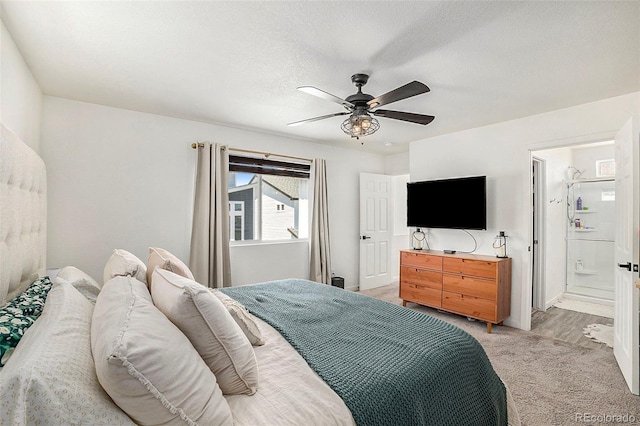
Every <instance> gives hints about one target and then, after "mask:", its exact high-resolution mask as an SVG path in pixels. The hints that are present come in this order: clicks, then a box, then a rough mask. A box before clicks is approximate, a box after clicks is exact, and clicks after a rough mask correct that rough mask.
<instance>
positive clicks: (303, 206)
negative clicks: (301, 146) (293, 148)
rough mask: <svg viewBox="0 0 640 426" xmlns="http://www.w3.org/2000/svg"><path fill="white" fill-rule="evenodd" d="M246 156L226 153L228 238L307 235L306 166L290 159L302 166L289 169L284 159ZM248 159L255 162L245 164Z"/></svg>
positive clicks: (307, 180)
mask: <svg viewBox="0 0 640 426" xmlns="http://www.w3.org/2000/svg"><path fill="white" fill-rule="evenodd" d="M239 158H240V159H242V160H238V159H239ZM247 158H248V157H236V156H230V161H229V229H230V239H231V241H246V240H254V241H256V240H259V241H282V240H295V239H300V238H308V235H309V223H308V218H309V200H308V182H309V177H308V175H309V173H308V170H309V166H308V165H298V164H295V163H293V166H294V168H300V167H303V168H304V170H303V171H299V170H293V171H291V170H286V168H287V167H288V166H287V165H288V163H283V162H276V161H269V160H261V159H251V158H249V160H246V159H247ZM250 160H254V161H258V162H259V164H247V163H248V162H249V161H250ZM272 163H277V164H276V165H274V164H272ZM282 165H285V166H282ZM276 166H277V167H276ZM234 169H235V171H234ZM238 169H240V170H238ZM253 170H256V171H260V172H262V173H252V171H253ZM271 173H277V174H271ZM288 175H294V176H288Z"/></svg>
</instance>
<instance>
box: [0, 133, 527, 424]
mask: <svg viewBox="0 0 640 426" xmlns="http://www.w3.org/2000/svg"><path fill="white" fill-rule="evenodd" d="M0 147H1V149H0V166H1V170H0V183H1V185H2V186H1V187H0V208H1V210H0V211H1V216H0V219H1V220H2V221H1V222H0V231H1V233H0V237H2V246H0V265H1V267H2V269H1V271H0V306H2V305H5V304H6V303H9V302H11V301H13V300H15V299H16V297H19V296H20V295H21V294H24V293H25V291H27V292H28V291H30V289H32V288H33V287H32V286H33V284H32V283H33V282H34V280H37V279H38V278H39V277H43V276H44V273H45V259H46V254H45V250H46V178H45V176H46V172H45V169H44V163H43V162H42V160H41V159H40V158H39V157H38V156H37V155H36V154H35V153H34V152H33V151H32V150H30V149H29V148H28V147H26V145H24V144H23V143H22V142H21V141H20V140H19V139H18V138H17V137H16V136H15V135H13V134H12V133H11V132H10V131H9V130H7V129H6V128H4V126H3V127H2V135H1V145H0ZM115 253H116V251H114V256H115ZM112 258H113V256H112ZM124 258H126V256H124V257H123V256H120V257H117V258H116V260H117V261H118V262H120V263H117V262H116V263H113V262H112V259H109V261H107V265H106V266H105V277H106V278H107V279H105V278H103V279H102V282H100V283H98V282H97V281H95V280H94V279H93V278H92V277H88V276H87V275H86V274H84V273H83V272H82V271H80V270H78V269H76V268H73V267H68V268H63V271H64V272H62V275H61V276H58V277H57V279H55V280H53V281H54V282H53V283H51V284H50V285H49V287H50V290H48V295H47V296H46V300H45V301H44V302H43V307H42V309H41V312H40V313H39V316H38V317H37V319H35V320H34V321H33V324H32V325H30V326H29V327H28V329H27V330H26V332H24V335H23V336H22V337H21V339H20V340H19V343H18V344H17V346H15V349H14V350H13V351H12V353H11V356H10V357H9V358H8V359H6V360H4V362H2V364H3V365H4V366H3V367H2V368H0V410H2V413H3V415H2V416H1V417H0V423H2V424H37V423H44V424H136V423H138V424H184V423H186V424H206V425H208V424H231V423H233V424H236V425H260V424H262V425H272V424H278V425H282V424H284V425H286V424H288V425H300V424H305V425H353V424H366V425H369V424H371V425H374V424H380V425H386V424H429V425H434V424H443V425H446V424H457V425H462V424H469V425H478V424H496V425H503V424H510V425H518V424H520V422H519V419H518V415H517V412H516V410H515V406H514V403H513V400H512V398H511V396H510V394H509V392H508V390H507V389H506V387H505V386H504V384H503V383H502V381H501V380H500V379H499V377H498V376H497V374H496V373H495V371H494V370H493V368H492V367H491V363H490V362H489V360H488V358H487V356H486V354H485V353H484V351H483V349H482V347H481V346H480V345H479V343H478V342H477V341H476V340H475V339H473V338H472V337H471V336H469V335H468V334H467V333H465V332H463V331H462V330H460V329H458V328H456V327H454V326H452V325H449V324H447V323H445V322H442V321H440V320H437V319H435V318H432V317H429V316H427V315H424V314H422V313H419V312H416V311H412V310H410V309H407V308H403V307H400V306H395V305H391V304H389V303H386V302H382V301H379V300H376V299H373V298H369V297H367V296H362V295H359V294H355V293H351V292H348V291H344V290H342V289H338V288H333V287H330V286H324V285H320V284H317V283H312V282H309V281H305V280H281V281H275V282H269V283H262V284H256V285H251V286H243V287H238V288H229V289H222V290H221V291H218V292H214V291H210V290H206V291H205V290H202V289H200V288H198V285H197V283H193V282H191V280H190V278H189V277H188V274H187V273H182V275H180V270H179V269H180V268H176V262H177V260H175V261H174V263H173V267H168V268H165V269H164V270H163V268H161V267H154V268H147V267H146V266H148V265H144V266H145V268H144V270H143V265H141V264H140V263H139V262H140V261H139V260H138V259H135V260H131V261H130V262H129V259H125V260H124V261H123V260H122V259H124ZM110 262H112V263H111V264H110ZM142 263H144V262H142ZM165 265H169V263H166V264H165ZM178 266H180V265H178ZM182 266H184V265H182ZM107 270H124V271H125V273H115V274H111V275H108V276H107V274H106V271H107ZM167 270H169V271H168V272H167ZM147 273H148V275H147ZM152 280H153V281H152ZM163 280H164V281H163ZM47 281H48V280H46V279H40V280H39V283H40V285H47ZM146 281H149V283H151V282H153V285H150V286H147V284H146ZM165 281H166V283H165ZM156 282H159V283H161V284H156ZM176 283H177V284H176ZM172 285H173V286H174V287H175V286H178V287H176V288H179V289H180V291H181V292H182V293H185V294H186V293H187V290H185V289H187V288H188V289H190V290H189V292H191V293H189V294H190V296H189V297H190V299H189V300H190V301H191V302H193V304H194V306H196V307H198V309H200V308H199V306H200V305H199V303H201V302H200V301H207V303H208V302H209V301H210V298H211V297H213V300H221V301H224V300H226V299H229V300H230V302H229V305H225V306H226V307H229V306H233V307H235V308H238V306H241V307H242V308H241V311H242V312H244V309H245V308H246V310H247V315H250V317H251V320H252V321H253V324H254V326H257V328H258V330H259V333H260V340H261V341H260V342H259V343H256V342H254V341H252V340H251V338H250V337H249V335H247V336H246V337H241V338H238V337H237V335H235V334H234V335H232V336H231V337H229V342H233V341H236V342H239V340H238V339H240V340H242V345H241V346H242V348H244V349H243V350H245V352H244V353H245V354H246V351H250V356H249V357H248V358H247V357H245V358H242V355H238V358H235V359H234V357H235V355H234V354H233V353H231V354H227V355H229V359H231V361H232V362H233V363H234V364H233V365H234V368H236V369H237V370H238V371H240V370H241V369H242V368H245V367H246V369H247V371H248V370H251V369H253V370H252V371H254V372H255V371H258V372H259V374H258V375H255V374H254V375H253V376H251V375H246V376H241V377H240V379H241V380H240V382H238V380H236V382H233V378H232V380H231V381H230V382H227V381H226V380H227V379H226V378H225V376H224V375H225V374H227V373H228V371H227V372H220V373H219V374H218V372H216V373H215V374H214V373H213V372H212V371H213V370H211V369H210V368H207V367H208V366H209V367H210V364H209V360H208V358H207V357H206V356H205V355H204V354H203V352H198V351H200V347H199V346H198V344H197V340H194V339H201V338H202V336H201V335H198V336H200V337H198V336H196V337H194V336H192V335H191V334H189V331H188V329H186V330H185V329H184V328H181V327H182V323H180V321H181V319H180V318H176V319H175V321H174V322H175V324H176V325H177V326H174V325H173V324H172V323H171V321H170V320H174V317H173V315H174V314H175V312H174V311H173V310H172V306H173V305H172V304H174V302H175V299H177V298H178V296H175V297H173V296H171V297H170V295H171V294H172V293H171V292H170V291H174V290H175V288H174V287H172ZM163 286H165V287H166V288H167V289H168V290H167V291H166V292H165V290H163V288H164V287H163ZM180 286H183V287H180ZM200 287H201V286H200ZM149 288H150V290H149ZM182 293H180V294H182ZM176 294H178V293H176ZM212 294H214V295H215V296H212ZM163 297H164V299H163ZM225 298H226V299H225ZM211 303H213V302H211ZM217 303H219V302H215V303H214V304H217ZM220 303H221V302H220ZM165 305H166V306H165ZM207 306H208V305H207ZM215 306H218V305H215ZM220 306H222V305H220ZM138 308H139V310H135V309H138ZM163 309H164V310H163ZM229 309H231V308H229ZM199 312H200V311H199ZM229 312H231V310H229ZM249 313H250V314H249ZM120 314H121V315H122V317H121V318H122V321H117V320H116V319H115V318H118V315H120ZM218 314H219V315H229V313H228V312H227V311H226V310H224V311H223V312H222V311H221V312H217V313H215V315H218ZM1 315H2V313H1V312H0V320H1ZM203 315H204V314H203ZM229 317H230V316H229ZM225 318H226V317H225ZM138 319H139V320H140V321H141V322H140V324H143V325H141V326H140V330H139V334H137V335H136V336H137V337H136V339H132V340H131V341H128V342H127V344H126V345H125V344H124V343H122V339H123V338H122V336H123V333H125V332H126V333H134V331H135V327H136V324H138V323H136V321H138ZM143 319H144V321H149V322H148V323H146V322H145V323H142V321H143ZM236 321H237V319H236ZM238 324H239V325H241V324H240V322H238ZM208 326H209V327H211V330H212V332H213V333H214V334H215V333H217V332H219V333H220V335H223V334H224V333H226V332H227V331H229V333H231V331H234V332H237V330H236V328H237V329H240V327H237V325H235V323H233V324H232V326H233V327H236V328H234V329H233V330H231V328H229V330H223V331H224V333H223V332H221V331H220V330H217V331H216V330H215V329H214V328H215V326H212V325H211V324H208ZM230 327H231V326H230ZM201 328H205V327H201ZM160 330H162V331H160ZM197 332H198V333H200V332H201V330H200V329H198V330H197ZM244 332H245V334H246V331H244ZM132 335H133V334H132ZM104 336H106V337H104ZM242 336H244V335H242ZM223 337H224V336H223ZM147 338H148V339H150V340H149V342H150V343H148V345H147V346H144V347H142V349H140V347H139V346H135V344H136V343H138V342H139V340H142V339H147ZM247 338H248V340H247ZM233 339H236V340H233ZM115 340H117V341H118V342H120V343H119V346H117V350H116V351H115V352H114V350H113V347H111V346H110V345H111V344H112V343H113V341H115ZM262 342H263V344H260V343H262ZM252 343H253V344H252ZM192 344H193V345H192ZM154 345H160V346H154ZM163 345H164V346H163ZM247 346H248V347H249V348H250V350H249V349H247ZM158 348H162V350H159V349H158ZM225 348H227V347H225ZM187 349H188V354H187V355H185V353H186V352H185V351H187ZM109 350H111V352H109ZM142 350H145V351H146V352H140V351H142ZM203 350H205V351H206V350H207V349H203ZM209 350H210V348H209ZM226 350H227V349H225V351H226ZM105 351H106V352H105ZM127 351H129V352H127ZM105 354H107V355H105ZM194 354H195V355H194ZM209 355H211V354H209ZM209 355H207V356H209ZM137 356H139V358H136V357H137ZM213 356H214V357H216V356H218V354H214V355H213ZM189 357H194V358H189ZM203 360H204V361H203ZM236 364H237V365H236ZM238 365H240V367H238ZM203 366H204V367H203ZM211 368H212V367H211ZM116 369H117V371H116ZM234 371H235V370H234ZM236 379H237V377H236ZM238 384H239V386H240V388H241V390H240V391H233V389H232V388H230V387H228V386H231V387H233V386H236V385H238ZM202 389H204V391H203V390H202ZM229 389H231V390H229ZM223 390H224V392H223ZM200 400H202V401H203V402H202V406H197V404H198V403H199V402H198V401H200ZM214 400H215V401H217V402H215V404H214V403H212V402H211V401H214ZM176 401H178V402H176ZM154 404H155V405H154ZM141 407H146V408H145V409H146V410H147V412H145V413H142V414H139V413H138V412H137V411H136V410H140V409H142V408H141ZM202 407H204V408H202ZM190 410H191V411H190ZM191 412H197V414H196V415H192V414H190V413H191ZM145 416H146V417H145ZM154 416H155V417H154Z"/></svg>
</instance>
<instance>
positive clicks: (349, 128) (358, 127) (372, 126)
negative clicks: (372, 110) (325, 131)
mask: <svg viewBox="0 0 640 426" xmlns="http://www.w3.org/2000/svg"><path fill="white" fill-rule="evenodd" d="M340 128H341V129H342V131H343V132H345V133H346V134H347V135H349V136H351V137H352V138H358V137H360V136H368V135H372V134H374V133H375V132H377V131H378V129H379V128H380V123H378V120H376V119H375V118H373V117H371V116H370V115H369V114H359V115H357V114H353V115H352V116H350V117H349V118H347V119H346V120H344V121H343V122H342V125H341V126H340Z"/></svg>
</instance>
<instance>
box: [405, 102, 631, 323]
mask: <svg viewBox="0 0 640 426" xmlns="http://www.w3.org/2000/svg"><path fill="white" fill-rule="evenodd" d="M639 100H640V92H636V93H631V94H628V95H624V96H618V97H614V98H610V99H605V100H601V101H598V102H592V103H589V104H584V105H579V106H575V107H572V108H566V109H562V110H558V111H553V112H549V113H545V114H539V115H535V116H530V117H525V118H521V119H517V120H512V121H507V122H503V123H498V124H494V125H490V126H485V127H479V128H475V129H470V130H466V131H462V132H457V133H452V134H448V135H442V136H437V137H433V138H429V139H424V140H421V141H416V142H412V143H411V144H410V152H409V153H410V155H409V160H410V171H411V180H412V181H414V180H424V179H433V178H447V177H457V176H470V175H486V176H487V193H488V194H487V197H488V198H487V215H488V217H487V221H488V223H487V226H488V230H487V231H472V233H473V234H474V235H475V236H476V238H477V239H478V243H479V249H478V253H484V254H493V250H492V248H491V243H492V241H493V238H494V236H495V235H496V233H497V232H498V231H499V230H504V231H506V234H507V235H508V236H509V239H508V255H509V256H510V257H512V258H513V268H512V276H513V280H512V292H511V294H512V297H511V317H510V318H509V319H508V320H507V321H506V323H507V324H508V325H511V326H514V327H520V328H525V329H526V328H528V327H529V326H530V316H529V307H528V306H526V304H527V303H530V299H531V294H530V293H531V283H530V282H529V280H530V277H529V275H528V273H529V271H528V268H529V252H528V251H527V247H528V245H529V239H530V235H529V231H530V205H531V202H530V200H529V186H530V182H529V176H530V170H529V169H530V152H529V151H530V150H531V149H544V148H549V147H551V146H558V144H569V143H579V142H582V143H584V142H593V141H601V140H606V139H611V138H612V136H614V135H615V133H616V132H617V130H618V129H619V128H620V127H621V126H622V125H623V124H624V122H625V121H626V120H627V119H628V118H629V117H631V116H633V115H638V113H639V112H640V102H639ZM469 240H470V238H469V236H468V235H466V234H464V233H463V232H460V231H452V230H437V231H434V230H432V231H430V233H429V242H430V243H431V247H432V248H434V249H443V248H453V249H460V250H465V249H468V247H469V246H470V245H471V247H473V245H472V242H470V241H469Z"/></svg>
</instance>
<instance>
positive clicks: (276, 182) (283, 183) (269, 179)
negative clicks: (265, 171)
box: [249, 175, 300, 200]
mask: <svg viewBox="0 0 640 426" xmlns="http://www.w3.org/2000/svg"><path fill="white" fill-rule="evenodd" d="M257 178H258V177H257V176H254V177H253V179H251V182H249V183H254V182H255V181H256V180H257ZM262 182H264V183H266V184H268V185H269V186H271V187H272V188H274V189H275V190H276V191H280V192H281V193H283V194H284V195H286V196H287V197H289V199H290V200H298V199H299V198H300V190H299V185H298V182H297V181H295V180H294V179H292V178H290V177H288V176H272V175H262Z"/></svg>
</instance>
